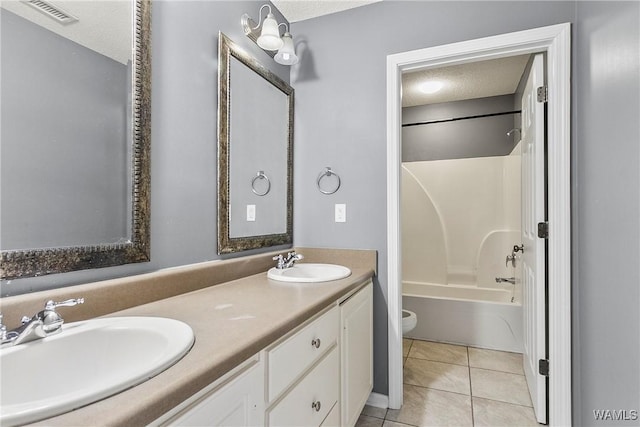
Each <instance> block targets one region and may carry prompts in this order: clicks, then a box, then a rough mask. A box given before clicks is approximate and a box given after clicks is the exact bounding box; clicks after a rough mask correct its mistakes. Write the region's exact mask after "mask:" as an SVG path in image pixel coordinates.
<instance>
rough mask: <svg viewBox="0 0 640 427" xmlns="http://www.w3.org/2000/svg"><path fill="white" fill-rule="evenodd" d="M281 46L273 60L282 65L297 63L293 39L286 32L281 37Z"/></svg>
mask: <svg viewBox="0 0 640 427" xmlns="http://www.w3.org/2000/svg"><path fill="white" fill-rule="evenodd" d="M282 42H283V45H282V47H281V48H280V50H279V51H278V53H276V56H274V57H273V59H274V60H275V61H276V62H277V63H278V64H282V65H293V64H297V63H298V56H297V55H296V51H295V48H294V47H293V37H291V34H289V33H288V32H286V33H284V35H283V36H282Z"/></svg>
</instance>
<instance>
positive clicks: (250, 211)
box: [247, 205, 256, 222]
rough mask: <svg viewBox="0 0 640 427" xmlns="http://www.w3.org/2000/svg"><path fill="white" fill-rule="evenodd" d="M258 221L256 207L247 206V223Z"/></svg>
mask: <svg viewBox="0 0 640 427" xmlns="http://www.w3.org/2000/svg"><path fill="white" fill-rule="evenodd" d="M255 220H256V205H247V221H252V222H253V221H255Z"/></svg>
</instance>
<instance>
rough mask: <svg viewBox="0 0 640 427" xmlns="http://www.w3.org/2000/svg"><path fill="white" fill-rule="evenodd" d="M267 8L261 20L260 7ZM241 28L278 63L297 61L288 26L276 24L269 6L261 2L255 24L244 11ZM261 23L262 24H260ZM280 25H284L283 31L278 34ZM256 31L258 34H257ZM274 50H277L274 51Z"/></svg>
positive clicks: (285, 63)
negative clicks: (265, 14) (281, 33)
mask: <svg viewBox="0 0 640 427" xmlns="http://www.w3.org/2000/svg"><path fill="white" fill-rule="evenodd" d="M265 7H266V8H267V9H268V12H267V16H266V17H265V19H264V22H262V9H264V8H265ZM241 22H242V28H243V29H244V34H245V35H246V36H247V37H249V38H250V39H251V40H253V41H254V42H256V44H257V45H258V46H260V47H261V48H262V49H264V50H265V51H266V52H267V53H268V54H269V55H270V56H273V57H274V60H275V61H276V62H277V63H278V64H282V65H293V64H296V63H297V62H298V56H297V55H296V52H295V48H294V45H293V37H292V36H291V34H290V33H289V26H288V24H285V23H280V24H278V21H276V18H275V16H274V15H273V13H272V12H271V6H270V5H268V4H263V5H262V6H261V7H260V12H259V17H258V23H257V24H256V23H255V21H254V20H253V19H251V17H249V15H247V14H246V13H245V14H244V15H242V19H241ZM261 24H262V26H261ZM280 25H284V26H285V32H284V34H283V35H282V36H280ZM258 33H259V34H260V35H259V36H258ZM275 51H278V52H277V53H275Z"/></svg>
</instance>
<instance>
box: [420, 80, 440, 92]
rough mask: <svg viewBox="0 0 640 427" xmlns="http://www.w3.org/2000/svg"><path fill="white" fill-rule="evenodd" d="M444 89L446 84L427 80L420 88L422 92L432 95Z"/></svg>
mask: <svg viewBox="0 0 640 427" xmlns="http://www.w3.org/2000/svg"><path fill="white" fill-rule="evenodd" d="M443 87H444V83H442V82H441V81H438V80H427V81H426V82H424V83H421V84H420V86H419V89H420V92H422V93H426V94H429V95H430V94H432V93H436V92H438V91H440V90H441V89H442V88H443Z"/></svg>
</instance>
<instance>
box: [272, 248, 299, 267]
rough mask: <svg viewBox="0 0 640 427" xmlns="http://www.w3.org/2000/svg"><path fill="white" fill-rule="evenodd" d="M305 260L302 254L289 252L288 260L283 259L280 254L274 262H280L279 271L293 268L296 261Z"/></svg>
mask: <svg viewBox="0 0 640 427" xmlns="http://www.w3.org/2000/svg"><path fill="white" fill-rule="evenodd" d="M303 258H304V256H303V255H302V254H297V253H296V252H295V251H293V252H289V253H288V254H287V257H286V258H285V257H283V256H282V254H280V255H278V256H274V257H273V260H274V261H278V264H277V265H276V268H277V269H279V270H282V269H285V268H291V267H293V265H294V264H295V263H296V261H300V260H301V259H303Z"/></svg>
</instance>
